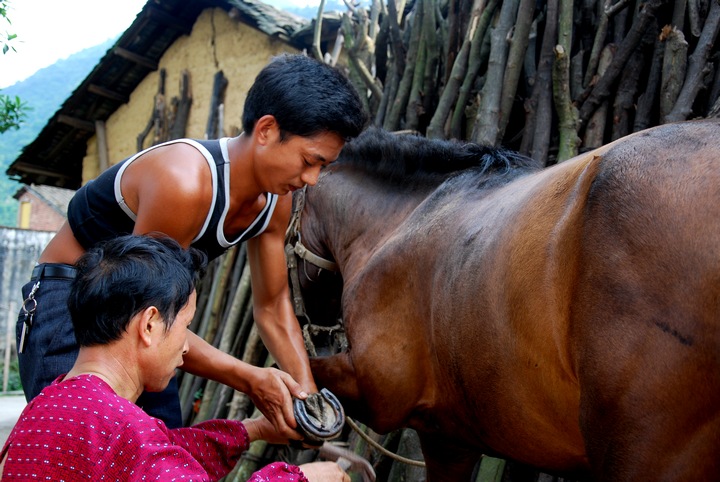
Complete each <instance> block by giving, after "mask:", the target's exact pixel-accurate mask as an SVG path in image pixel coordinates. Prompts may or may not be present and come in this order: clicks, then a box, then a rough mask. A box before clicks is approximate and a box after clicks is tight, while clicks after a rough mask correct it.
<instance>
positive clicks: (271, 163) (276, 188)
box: [261, 132, 345, 195]
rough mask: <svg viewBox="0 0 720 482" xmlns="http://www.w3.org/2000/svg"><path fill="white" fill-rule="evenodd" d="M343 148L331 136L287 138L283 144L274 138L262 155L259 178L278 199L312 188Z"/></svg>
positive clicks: (337, 136) (328, 133)
mask: <svg viewBox="0 0 720 482" xmlns="http://www.w3.org/2000/svg"><path fill="white" fill-rule="evenodd" d="M344 145H345V141H344V140H343V139H342V138H341V137H340V136H339V135H337V134H336V133H334V132H323V133H320V134H316V135H314V136H312V137H301V136H289V137H287V138H286V139H285V141H284V142H280V139H279V136H276V137H275V138H273V139H272V141H271V142H270V143H269V144H268V146H267V150H266V152H264V156H263V161H262V169H263V173H262V176H261V178H262V179H263V181H264V183H265V184H266V188H267V190H268V191H270V192H273V193H275V194H280V195H283V194H287V193H289V192H292V191H295V190H297V189H302V188H303V187H304V186H305V185H310V186H313V185H315V183H316V182H317V180H318V177H319V176H320V170H321V169H322V168H323V167H325V166H327V165H329V164H330V163H331V162H333V161H335V159H337V157H338V155H339V154H340V151H341V150H342V148H343V146H344Z"/></svg>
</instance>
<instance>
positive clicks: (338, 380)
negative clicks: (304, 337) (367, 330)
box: [310, 353, 360, 408]
mask: <svg viewBox="0 0 720 482" xmlns="http://www.w3.org/2000/svg"><path fill="white" fill-rule="evenodd" d="M310 370H311V371H312V374H313V377H314V378H315V383H316V384H317V385H318V387H320V388H327V389H328V390H330V391H331V392H333V394H335V396H337V397H338V398H339V399H340V400H341V401H342V403H343V405H347V404H353V403H355V402H358V401H359V400H360V390H359V389H358V384H357V377H356V375H355V367H353V364H352V360H351V359H350V356H349V355H348V354H347V353H338V354H337V355H332V356H318V357H312V358H310ZM345 408H348V407H347V406H346V407H345Z"/></svg>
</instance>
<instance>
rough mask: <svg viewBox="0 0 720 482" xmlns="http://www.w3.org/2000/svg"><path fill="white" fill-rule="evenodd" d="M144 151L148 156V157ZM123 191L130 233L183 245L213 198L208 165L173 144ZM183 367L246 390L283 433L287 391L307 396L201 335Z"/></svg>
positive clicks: (288, 430) (287, 423)
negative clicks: (133, 215) (132, 224)
mask: <svg viewBox="0 0 720 482" xmlns="http://www.w3.org/2000/svg"><path fill="white" fill-rule="evenodd" d="M146 156H147V157H146ZM122 192H123V197H124V198H125V201H126V203H127V205H128V207H130V209H131V210H132V211H133V212H134V213H136V215H137V219H136V221H135V227H134V231H133V232H134V233H135V234H147V233H152V232H161V233H164V234H166V235H168V236H170V237H172V238H173V239H175V240H176V241H178V242H179V243H180V244H181V245H183V246H184V247H188V246H190V243H191V242H192V240H193V239H194V238H195V237H196V236H197V235H198V234H199V232H200V229H201V228H202V225H203V223H204V222H205V218H206V217H207V215H208V212H209V210H210V206H211V203H212V182H211V174H210V169H209V167H208V164H207V161H206V160H205V158H204V157H203V156H202V155H201V154H200V153H199V152H198V151H197V149H195V148H194V147H192V146H189V145H186V144H173V145H170V146H166V147H161V148H158V149H155V150H152V151H150V152H148V153H147V154H145V155H143V157H142V158H140V159H138V160H136V161H135V162H134V163H133V164H132V165H131V166H130V167H128V169H127V171H126V172H125V174H124V176H123V180H122ZM188 340H189V344H190V350H189V352H188V353H187V354H186V355H185V357H184V364H183V369H184V370H186V371H188V372H190V373H192V374H194V375H197V376H201V377H203V378H209V379H211V380H215V381H217V382H219V383H223V384H225V385H228V386H230V387H232V388H234V389H236V390H239V391H242V392H244V393H247V394H248V395H249V396H250V398H251V399H252V400H253V402H254V403H255V405H256V406H257V407H258V409H259V410H260V411H261V412H262V413H263V414H264V415H265V416H266V417H267V418H268V419H269V420H271V421H272V423H273V425H274V426H275V428H276V429H277V431H278V432H279V433H281V434H283V435H284V436H286V437H287V438H291V439H299V438H301V437H300V435H299V434H298V433H297V432H295V431H294V430H293V428H294V427H295V426H296V425H295V417H294V416H293V413H292V399H291V396H293V395H294V396H296V397H301V398H304V396H306V395H305V394H304V393H303V392H302V389H301V387H300V385H299V384H298V383H296V382H295V380H293V379H292V377H290V376H289V375H288V374H286V373H282V372H280V371H279V370H275V369H267V368H258V367H254V366H252V365H249V364H247V363H244V362H242V361H241V360H238V359H237V358H235V357H233V356H231V355H229V354H227V353H224V352H222V351H221V350H218V349H217V348H215V347H213V346H212V345H210V344H209V343H207V342H206V341H205V340H203V339H202V338H200V337H199V336H197V335H195V334H193V333H191V334H190V335H189V337H188Z"/></svg>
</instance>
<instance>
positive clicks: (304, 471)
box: [0, 235, 350, 482]
mask: <svg viewBox="0 0 720 482" xmlns="http://www.w3.org/2000/svg"><path fill="white" fill-rule="evenodd" d="M205 262H206V261H205V256H204V255H203V254H202V253H201V252H200V251H196V250H194V249H190V250H186V249H183V248H182V247H181V246H180V245H179V244H178V243H177V242H175V241H173V240H172V239H170V238H168V237H162V236H157V237H152V236H136V235H130V236H123V237H119V238H116V239H113V240H111V241H108V242H106V243H104V244H101V245H98V246H97V247H95V248H93V249H91V250H89V251H87V252H86V253H85V254H84V255H83V256H82V258H81V259H80V261H79V262H78V264H77V267H78V272H77V276H76V278H75V280H74V281H73V285H72V291H71V294H70V298H69V300H68V306H69V309H70V313H71V316H72V321H73V327H74V330H75V335H76V338H77V341H78V344H79V345H80V353H79V355H78V358H77V361H76V362H75V365H74V366H73V367H72V369H71V370H70V372H69V373H67V374H65V375H61V376H60V377H58V378H57V379H56V380H55V382H54V383H53V384H52V385H50V386H48V387H46V388H45V389H43V390H42V392H41V393H40V395H39V396H37V397H36V398H34V399H33V400H32V401H31V402H30V403H29V404H28V406H27V407H26V408H25V410H24V411H23V413H22V414H21V415H20V418H19V420H18V423H17V425H16V426H15V428H14V429H13V431H12V433H11V434H10V436H9V438H8V440H7V442H6V443H5V446H4V447H3V449H2V452H0V461H2V462H1V464H2V465H0V474H2V476H3V477H4V478H5V479H9V480H30V479H32V480H36V479H38V478H40V479H45V480H80V479H88V478H89V479H95V478H103V477H104V479H105V480H163V481H164V480H175V479H182V480H217V479H219V478H222V477H224V476H225V475H227V474H228V473H229V472H230V471H231V470H232V468H233V467H234V466H235V464H236V462H237V461H238V459H239V457H240V455H241V454H242V453H243V452H244V451H245V450H247V448H248V446H249V444H250V442H252V441H254V440H257V439H263V440H266V441H268V442H270V443H287V442H288V440H287V439H284V440H283V439H282V438H281V437H280V436H279V434H278V433H277V432H276V431H275V429H274V427H273V425H272V424H271V423H270V422H269V421H268V420H267V419H265V418H264V417H260V418H257V419H252V420H246V421H244V422H241V421H237V420H210V421H207V422H202V423H199V424H197V425H195V426H193V427H188V428H176V429H169V428H167V427H166V426H165V424H164V423H163V422H162V421H161V420H159V419H156V418H153V417H151V416H149V415H147V414H146V413H145V412H143V410H142V409H140V408H139V407H138V406H137V405H136V404H135V403H134V402H135V400H137V397H138V396H139V395H140V394H141V393H142V392H143V390H147V391H151V392H152V391H155V392H157V391H162V390H164V389H165V387H166V386H167V385H168V383H169V381H170V380H171V379H172V377H173V375H174V373H175V369H176V368H177V367H179V366H181V365H182V364H183V356H184V355H185V354H186V353H187V352H188V336H187V335H188V325H189V324H190V322H191V321H192V319H193V315H194V313H195V297H196V294H195V283H196V282H197V280H198V277H199V275H200V272H201V271H202V270H203V269H204V267H205ZM250 480H252V481H260V480H287V481H307V480H309V481H311V482H312V481H347V482H349V480H350V479H349V477H348V476H347V475H346V474H345V473H344V472H343V471H342V470H341V469H340V467H339V466H338V465H337V464H335V463H334V462H316V463H311V464H305V465H303V466H301V467H297V466H293V465H290V464H286V463H280V462H278V463H273V464H270V465H268V466H266V467H263V468H262V469H261V470H259V471H257V472H256V473H255V474H253V476H252V478H251V479H250Z"/></svg>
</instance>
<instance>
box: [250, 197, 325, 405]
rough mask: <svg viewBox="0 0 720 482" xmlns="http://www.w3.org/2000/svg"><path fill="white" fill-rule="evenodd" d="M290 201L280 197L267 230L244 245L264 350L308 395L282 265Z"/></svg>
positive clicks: (311, 384)
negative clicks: (246, 248) (246, 245)
mask: <svg viewBox="0 0 720 482" xmlns="http://www.w3.org/2000/svg"><path fill="white" fill-rule="evenodd" d="M291 208H292V197H291V196H290V195H285V196H282V197H280V199H279V200H278V205H277V207H276V208H275V212H274V214H273V217H272V219H271V221H270V224H269V225H268V228H267V229H266V230H265V232H263V233H262V234H261V235H260V236H258V237H257V238H254V239H251V240H250V241H248V261H249V262H250V273H251V283H252V293H253V314H254V316H255V322H256V323H257V326H258V328H259V330H260V336H261V337H262V340H263V342H264V343H265V346H266V347H267V349H268V350H269V351H270V353H271V354H272V356H273V358H274V359H275V361H276V362H277V364H278V365H279V366H280V368H281V369H283V370H284V371H286V372H288V373H289V374H290V375H292V377H293V378H294V379H295V380H297V381H298V382H299V383H300V385H301V386H302V387H303V389H304V390H305V391H306V392H308V393H315V392H317V387H316V385H315V381H314V379H313V376H312V373H311V372H310V364H309V360H308V356H307V352H306V351H305V344H304V342H303V338H302V333H301V331H300V325H299V323H298V321H297V318H296V317H295V313H294V311H293V308H292V303H291V301H290V290H289V288H288V281H287V266H286V262H285V250H284V243H285V230H286V229H287V225H288V222H289V219H290V212H291Z"/></svg>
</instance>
